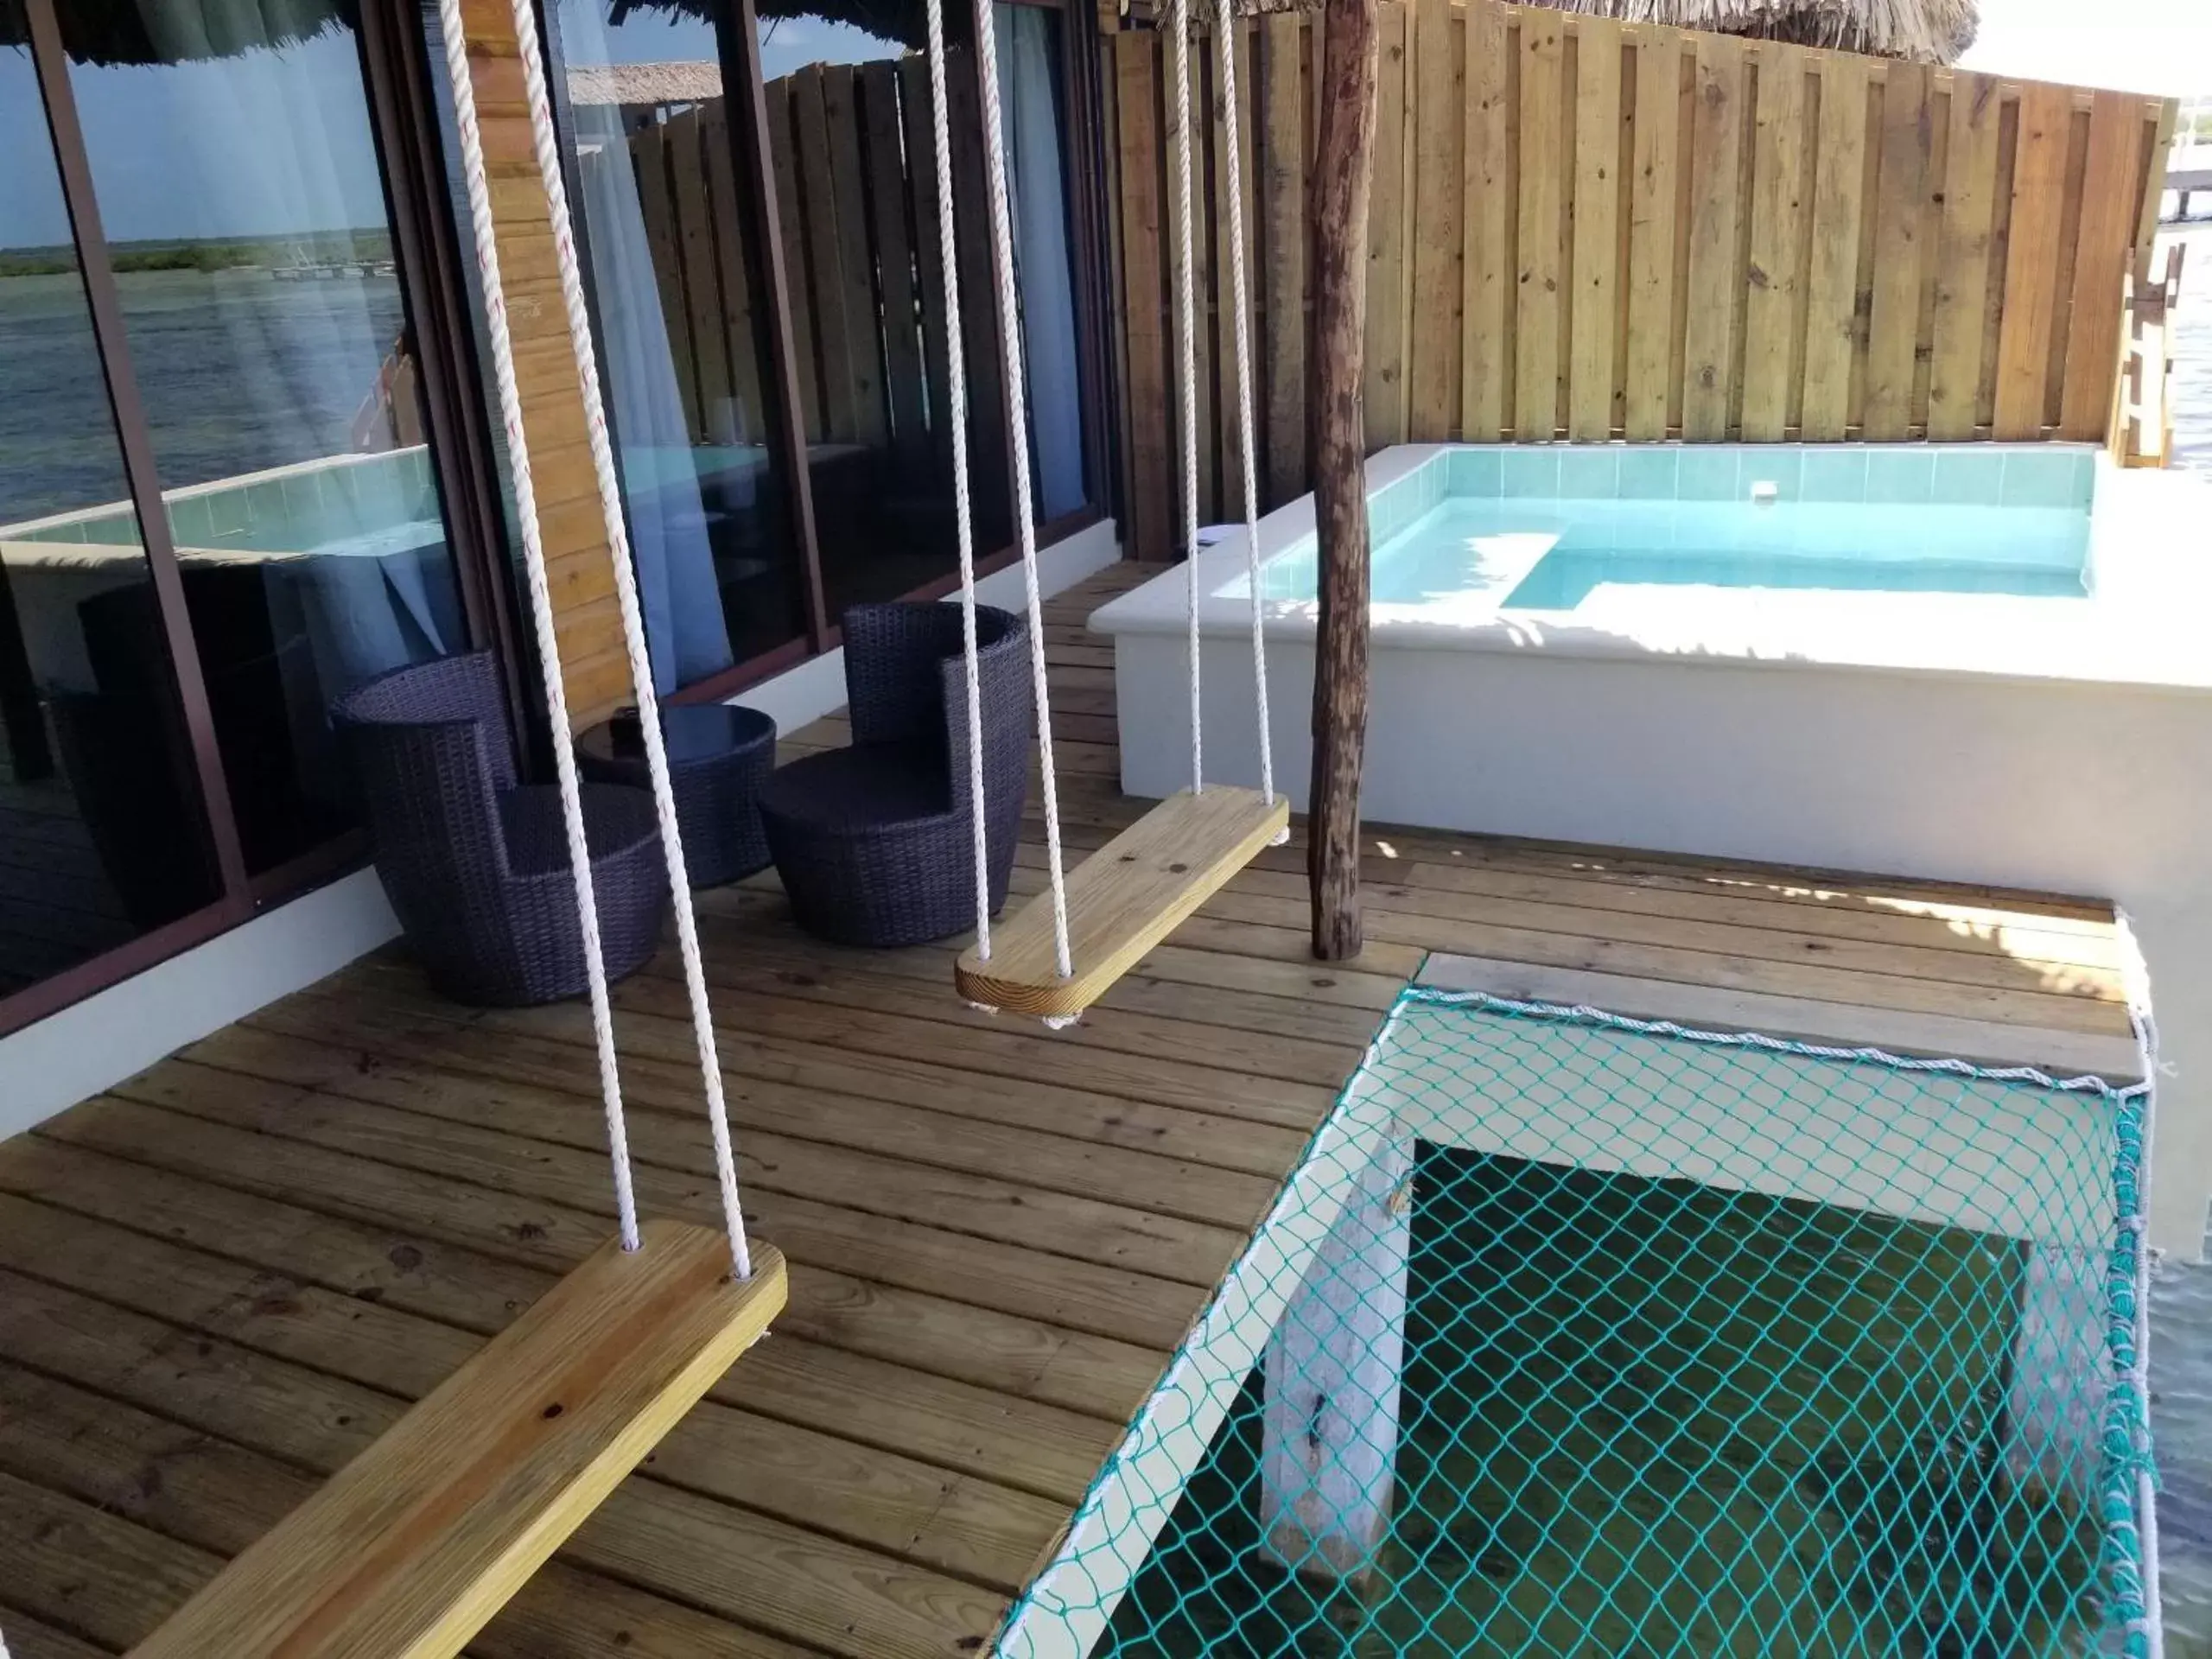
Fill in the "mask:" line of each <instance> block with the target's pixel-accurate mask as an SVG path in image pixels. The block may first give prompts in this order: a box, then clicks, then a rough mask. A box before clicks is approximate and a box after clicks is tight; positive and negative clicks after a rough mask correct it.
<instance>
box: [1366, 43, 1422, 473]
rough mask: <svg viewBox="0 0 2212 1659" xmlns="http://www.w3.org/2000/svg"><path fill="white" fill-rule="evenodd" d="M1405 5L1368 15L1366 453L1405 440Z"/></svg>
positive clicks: (1407, 215)
mask: <svg viewBox="0 0 2212 1659" xmlns="http://www.w3.org/2000/svg"><path fill="white" fill-rule="evenodd" d="M1411 10H1412V7H1411V6H1410V5H1409V4H1402V3H1399V0H1383V3H1382V4H1380V5H1378V6H1377V7H1376V14H1375V53H1376V73H1375V149H1374V151H1373V157H1374V162H1373V165H1374V172H1373V177H1372V180H1371V181H1370V185H1369V188H1368V196H1367V343H1366V349H1365V353H1364V356H1363V369H1364V373H1365V381H1364V391H1363V394H1362V399H1361V401H1362V403H1363V404H1364V406H1365V410H1366V418H1367V447H1368V449H1369V450H1370V452H1372V451H1374V450H1376V449H1380V448H1383V446H1384V445H1385V444H1392V443H1402V442H1405V438H1406V349H1405V348H1406V229H1407V221H1408V219H1409V218H1411V217H1412V216H1413V215H1412V213H1411V211H1410V203H1409V202H1408V198H1407V194H1406V175H1407V154H1406V148H1407V147H1406V121H1407V105H1408V98H1407V84H1406V83H1407V79H1408V77H1407V73H1406V22H1407V16H1408V13H1409V12H1410V11H1411Z"/></svg>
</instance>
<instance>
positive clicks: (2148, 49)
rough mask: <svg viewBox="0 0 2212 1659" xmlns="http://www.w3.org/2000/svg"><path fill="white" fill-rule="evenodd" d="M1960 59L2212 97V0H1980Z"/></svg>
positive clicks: (1988, 67) (1986, 66) (2083, 81)
mask: <svg viewBox="0 0 2212 1659" xmlns="http://www.w3.org/2000/svg"><path fill="white" fill-rule="evenodd" d="M1960 64H1961V67H1964V68H1967V69H1980V70H1983V71H1986V72H1988V73H1995V74H2002V75H2019V76H2023V77H2024V78H2027V79H2035V80H2064V81H2072V82H2074V83H2075V85H2077V86H2116V87H2119V88H2120V89H2121V90H2122V91H2125V92H2158V93H2162V94H2164V95H2167V96H2170V97H2181V98H2188V97H2191V96H2202V97H2212V0H1981V33H1980V37H1979V38H1978V39H1977V40H1976V41H1974V46H1973V48H1971V49H1970V50H1969V51H1968V52H1967V54H1966V56H1965V57H1963V58H1961V60H1960Z"/></svg>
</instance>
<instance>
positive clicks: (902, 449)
mask: <svg viewBox="0 0 2212 1659" xmlns="http://www.w3.org/2000/svg"><path fill="white" fill-rule="evenodd" d="M898 76H899V66H898V65H897V64H895V63H893V62H892V61H891V60H888V59H879V60H876V61H875V62H874V63H864V64H862V65H861V66H860V67H859V68H858V70H856V71H855V79H856V80H857V86H856V95H857V98H858V99H859V119H860V123H861V136H862V137H864V138H865V140H866V149H867V168H868V237H869V241H870V245H871V247H872V249H873V251H874V256H875V270H876V280H877V282H878V283H880V284H881V286H882V289H883V320H882V329H883V347H884V377H883V380H884V391H885V394H886V399H887V403H888V405H889V411H890V420H891V431H892V437H893V441H894V442H896V444H897V446H898V448H899V454H902V455H904V456H906V458H907V459H908V460H909V461H912V460H915V459H917V458H918V457H919V456H920V454H922V453H923V451H924V450H925V448H926V447H927V444H928V433H927V429H926V423H925V421H924V419H923V413H922V411H923V408H924V405H925V402H926V396H927V394H926V393H925V391H924V390H923V380H922V340H921V326H920V321H919V319H920V316H921V307H920V303H919V298H918V296H917V294H916V293H915V291H914V255H913V248H912V238H910V237H909V236H908V234H907V231H906V202H907V189H906V169H905V168H904V167H903V166H902V165H901V156H900V149H899V91H898V87H899V79H898ZM915 160H916V161H917V162H921V163H924V164H930V158H929V157H928V156H926V155H924V156H917V157H915Z"/></svg>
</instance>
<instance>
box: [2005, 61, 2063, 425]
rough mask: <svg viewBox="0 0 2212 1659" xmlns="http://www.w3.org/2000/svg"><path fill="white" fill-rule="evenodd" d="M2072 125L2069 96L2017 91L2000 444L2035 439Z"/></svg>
mask: <svg viewBox="0 0 2212 1659" xmlns="http://www.w3.org/2000/svg"><path fill="white" fill-rule="evenodd" d="M2073 124H2074V97H2073V93H2072V92H2071V91H2070V90H2069V89H2068V88H2066V87H2064V86H2048V85H2045V84H2044V83H2043V82H2040V81H2033V82H2030V83H2029V84H2028V85H2027V86H2024V87H2023V88H2022V89H2021V92H2020V124H2019V141H2018V149H2017V150H2016V152H2015V154H2014V157H2013V162H2012V223H2011V226H2010V228H2009V231H2008V233H2007V236H2006V238H2005V292H2004V302H2003V303H2004V320H2003V322H2002V324H2001V326H2000V328H1999V334H1998V340H1997V407H1996V410H1995V416H1994V420H1993V429H1994V433H1995V435H1996V436H1997V437H1999V438H2001V439H2006V440H2013V439H2026V438H2037V437H2040V436H2042V435H2043V418H2044V393H2045V390H2046V387H2047V385H2048V382H2049V380H2050V339H2051V334H2052V328H2053V323H2054V313H2055V311H2056V307H2057V302H2058V292H2057V289H2058V251H2059V250H2058V231H2059V224H2060V220H2061V218H2062V217H2063V212H2064V207H2063V203H2062V202H2061V200H2060V199H2059V198H2060V196H2061V194H2062V193H2063V189H2064V187H2065V182H2066V162H2067V153H2066V152H2067V141H2068V138H2069V135H2070V130H2071V128H2072V126H2073Z"/></svg>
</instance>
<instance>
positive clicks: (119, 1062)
mask: <svg viewBox="0 0 2212 1659" xmlns="http://www.w3.org/2000/svg"><path fill="white" fill-rule="evenodd" d="M1121 554H1122V547H1121V537H1120V536H1119V534H1118V532H1117V531H1116V527H1115V524H1114V523H1113V521H1112V520H1111V519H1107V520H1103V521H1102V522H1100V523H1098V524H1093V525H1092V526H1091V527H1090V529H1088V530H1085V531H1078V532H1077V534H1075V535H1073V536H1071V537H1068V538H1067V539H1066V540H1065V541H1062V542H1057V543H1054V544H1053V545H1052V546H1051V547H1048V548H1046V549H1044V550H1042V551H1040V552H1039V554H1038V556H1037V575H1038V581H1039V586H1040V587H1041V588H1043V590H1044V592H1045V593H1046V595H1047V596H1050V595H1052V594H1057V593H1059V592H1061V591H1062V590H1063V589H1065V588H1072V587H1074V586H1075V585H1076V584H1077V582H1082V581H1084V579H1085V578H1086V577H1089V576H1090V575H1095V574H1096V572H1098V571H1100V570H1103V569H1105V568H1106V567H1107V566H1108V565H1109V564H1111V563H1114V561H1115V560H1116V559H1118V558H1119V557H1120V556H1121ZM976 594H977V596H978V597H979V598H981V599H982V601H984V602H985V603H986V604H991V605H1003V606H1007V607H1010V608H1013V609H1017V610H1018V609H1020V607H1021V605H1022V602H1023V592H1022V580H1021V568H1020V566H1019V565H1015V566H1013V567H1011V568H1009V569H1005V570H1001V571H999V572H997V573H996V574H995V575H989V576H986V577H985V578H984V579H983V580H982V582H978V583H976ZM736 701H740V702H744V703H746V704H747V705H748V706H750V707H752V708H755V709H765V710H766V712H767V713H769V714H771V715H774V716H775V719H776V724H777V727H778V728H779V729H780V730H783V731H785V732H792V731H797V730H798V728H800V727H802V726H804V725H806V724H807V723H809V722H810V721H815V720H818V719H820V718H821V717H822V716H823V715H826V714H828V713H829V712H830V711H831V710H832V709H839V708H842V707H843V706H844V702H845V654H844V652H842V651H834V652H829V654H828V655H826V656H823V657H817V658H813V659H812V660H810V661H809V662H805V663H803V664H800V665H799V666H798V667H797V668H795V669H792V670H791V671H790V672H788V673H785V674H779V675H778V676H777V677H775V678H773V679H772V680H767V681H764V682H763V683H760V685H757V686H754V687H753V688H752V689H751V690H748V691H747V692H745V693H744V694H743V696H741V697H740V698H738V699H736ZM398 934H399V924H398V922H397V919H396V918H394V917H393V915H392V913H391V905H390V904H389V903H387V902H386V901H385V896H384V887H383V886H382V884H380V883H379V882H378V880H377V877H376V872H375V871H373V870H360V871H357V872H356V873H355V874H352V875H349V876H346V877H344V878H343V879H341V880H337V881H334V882H332V883H331V884H330V885H329V886H328V887H321V888H318V889H316V890H315V892H313V893H307V894H304V895H302V897H300V898H298V899H293V900H292V901H291V902H290V903H289V904H287V905H283V906H278V907H277V909H275V910H271V911H269V912H266V913H265V914H264V915H260V916H257V917H255V918H253V919H252V920H251V921H250V922H247V923H245V925H242V926H239V927H235V928H232V930H231V931H229V932H227V933H225V934H222V935H220V936H219V937H218V938H213V939H210V940H209V941H208V942H207V944H200V945H195V946H194V947H193V948H192V949H191V950H187V951H185V952H183V953H182V954H181V955H179V956H175V957H170V958H169V960H168V961H167V962H164V963H159V964H157V965H156V966H155V967H152V968H149V969H147V970H146V971H145V972H144V973H143V974H137V975H134V976H132V977H130V978H129V979H126V980H124V982H122V983H121V984H119V985H112V986H110V987H109V988H107V989H106V990H104V991H100V992H97V993H95V994H94V995H92V996H88V997H86V999H85V1000H84V1001H81V1002H78V1003H74V1004H73V1005H72V1006H71V1007H67V1008H64V1009H63V1010H62V1011H61V1012H60V1013H59V1014H51V1015H49V1016H48V1017H47V1018H46V1019H44V1020H40V1021H39V1022H38V1023H37V1024H36V1025H33V1026H27V1027H24V1028H23V1029H22V1030H21V1031H18V1032H16V1033H11V1034H10V1035H9V1036H6V1037H0V1140H4V1139H5V1138H7V1137H8V1136H10V1135H20V1134H22V1132H23V1131H24V1130H25V1129H28V1128H30V1127H31V1126H32V1125H34V1124H35V1123H39V1122H44V1121H45V1120H46V1119H47V1118H49V1117H52V1116H54V1115H55V1114H56V1113H58V1112H61V1111H65V1110H67V1109H68V1108H69V1107H71V1106H73V1105H75V1104H76V1103H78V1102H79V1101H80V1100H83V1099H85V1098H86V1097H87V1096H92V1095H96V1094H99V1092H100V1091H101V1090H104V1089H109V1088H112V1087H113V1086H114V1085H115V1084H118V1083H120V1082H122V1081H123V1080H124V1078H125V1077H131V1076H133V1075H135V1074H136V1073H137V1072H140V1071H144V1070H145V1069H146V1068H147V1067H148V1066H149V1065H153V1064H154V1063H155V1062H156V1061H157V1060H159V1059H161V1058H163V1057H164V1056H165V1055H168V1054H172V1053H174V1052H176V1051H177V1050H178V1049H180V1048H182V1047H183V1046H186V1045H187V1044H188V1043H196V1042H198V1041H199V1040H200V1039H201V1038H202V1037H205V1036H207V1035H208V1034H210V1033H213V1032H217V1031H219V1030H221V1029H222V1028H223V1027H225V1026H227V1025H229V1024H231V1023H232V1021H233V1020H242V1019H244V1018H245V1016H246V1015H247V1014H251V1013H252V1012H254V1010H255V1009H257V1008H261V1007H267V1006H268V1005H269V1004H270V1003H271V1002H274V1001H277V999H278V998H279V997H283V996H289V995H291V994H292V993H293V992H294V991H296V990H300V989H302V988H305V987H307V986H309V985H312V984H314V983H315V981H317V980H318V979H321V978H322V977H323V976H326V975H328V974H334V973H336V972H337V971H338V970H339V969H340V968H343V967H345V966H346V963H350V962H353V961H354V960H355V959H356V958H358V957H362V956H365V955H366V954H367V953H368V952H370V951H372V950H375V949H376V948H377V947H378V945H381V944H388V943H390V942H391V940H392V939H394V938H397V937H398Z"/></svg>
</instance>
